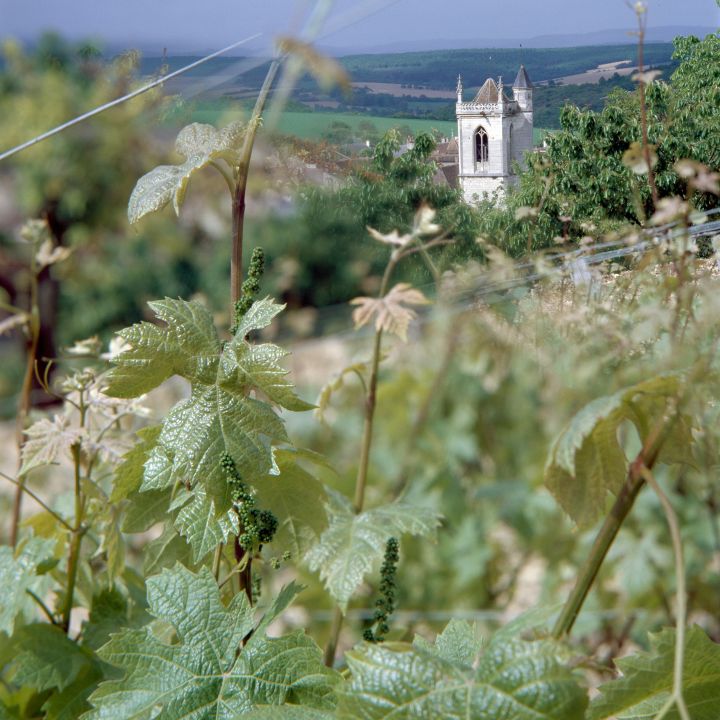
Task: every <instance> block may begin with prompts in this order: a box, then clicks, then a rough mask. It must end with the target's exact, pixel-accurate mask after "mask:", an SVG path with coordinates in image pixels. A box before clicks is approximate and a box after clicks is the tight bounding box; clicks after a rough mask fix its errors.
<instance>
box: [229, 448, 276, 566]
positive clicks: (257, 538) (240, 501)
mask: <svg viewBox="0 0 720 720" xmlns="http://www.w3.org/2000/svg"><path fill="white" fill-rule="evenodd" d="M220 465H221V466H222V469H223V470H224V472H225V477H226V478H227V481H228V486H229V487H230V496H231V497H232V501H233V504H234V505H235V511H236V512H237V514H238V517H239V518H240V525H241V530H242V532H241V533H240V535H239V536H238V543H240V547H242V549H243V550H245V551H246V552H250V551H252V550H253V548H255V547H256V546H257V545H264V544H266V543H269V542H270V541H271V540H272V539H273V537H274V536H275V533H276V532H277V528H278V520H277V518H276V517H275V515H274V514H273V513H272V512H271V511H270V510H259V509H258V508H257V507H256V500H255V496H254V495H253V494H252V493H251V492H250V490H249V489H248V487H247V485H245V483H244V482H243V481H242V478H241V477H240V473H239V472H238V470H237V467H235V461H234V460H233V459H232V457H231V456H230V453H228V452H224V453H223V454H222V457H221V459H220Z"/></svg>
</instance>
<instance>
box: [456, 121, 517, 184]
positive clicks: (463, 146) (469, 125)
mask: <svg viewBox="0 0 720 720" xmlns="http://www.w3.org/2000/svg"><path fill="white" fill-rule="evenodd" d="M481 126H482V127H484V128H485V130H486V132H487V134H488V162H487V163H485V164H484V167H483V174H485V175H504V174H506V172H507V170H506V160H505V157H504V152H503V148H504V143H503V134H504V133H503V118H502V117H501V116H498V115H495V116H492V115H484V114H479V113H478V114H477V115H472V116H467V115H464V116H461V117H459V118H458V153H459V160H460V163H459V164H460V167H459V175H460V177H461V178H462V177H464V176H466V175H475V174H476V173H478V172H479V170H478V167H477V163H476V162H475V133H476V132H477V131H478V128H480V127H481Z"/></svg>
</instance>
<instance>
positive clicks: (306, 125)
mask: <svg viewBox="0 0 720 720" xmlns="http://www.w3.org/2000/svg"><path fill="white" fill-rule="evenodd" d="M237 117H238V113H237V112H235V111H233V110H229V109H224V110H218V109H216V108H203V107H199V108H197V109H196V110H194V111H193V113H192V115H191V118H190V120H188V122H201V123H210V124H211V125H215V126H222V125H223V124H226V123H229V122H231V121H232V120H234V119H235V118H237ZM334 122H344V123H346V124H347V125H349V126H350V127H351V128H352V129H353V130H357V128H358V126H359V125H360V123H362V122H371V123H373V125H375V127H376V128H377V129H378V130H379V131H380V132H381V133H384V132H386V131H387V130H390V129H391V128H399V127H401V126H409V127H411V128H412V130H413V132H415V133H420V132H431V131H432V130H439V131H440V132H442V133H443V134H444V135H445V136H446V137H452V136H453V135H455V134H456V133H457V124H456V123H454V122H451V121H448V120H421V119H413V118H393V117H380V116H377V115H365V114H361V113H357V114H353V113H340V112H337V113H335V112H292V111H291V112H285V113H283V114H282V115H281V116H280V121H279V122H278V124H277V126H276V127H275V128H273V129H274V130H277V131H278V132H280V133H283V134H284V135H295V136H297V137H299V138H303V139H307V140H320V139H321V138H322V137H323V135H324V134H325V132H327V130H328V129H329V127H330V126H331V125H332V123H334ZM545 132H546V131H545V130H542V129H540V128H535V142H539V141H540V140H541V139H542V136H543V135H544V134H545Z"/></svg>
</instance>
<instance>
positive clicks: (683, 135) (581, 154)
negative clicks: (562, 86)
mask: <svg viewBox="0 0 720 720" xmlns="http://www.w3.org/2000/svg"><path fill="white" fill-rule="evenodd" d="M674 58H675V59H676V60H679V61H680V65H679V67H678V69H677V70H676V71H675V72H674V73H673V75H672V76H671V78H670V81H669V82H667V83H665V82H662V81H657V80H650V79H649V78H647V80H649V82H648V84H647V88H646V102H647V117H648V139H649V142H650V143H651V145H652V151H653V154H654V155H655V156H656V157H657V163H656V165H655V167H654V176H655V182H656V185H657V190H658V194H659V197H661V198H662V197H670V196H673V195H681V194H683V193H684V191H685V183H684V181H683V179H682V178H681V177H680V176H679V174H678V172H677V170H676V168H675V164H676V163H677V162H678V161H679V160H683V159H690V160H694V161H696V162H700V163H703V164H704V165H707V166H708V167H709V168H711V169H713V170H716V169H718V167H720V137H718V133H717V131H716V128H717V127H718V124H719V123H720V36H718V34H712V35H708V36H707V37H706V38H705V39H704V40H699V39H698V38H694V37H687V38H677V39H676V41H675V55H674ZM560 124H561V129H560V131H559V132H557V133H553V134H552V135H550V136H548V142H547V149H546V152H545V153H543V154H534V155H530V156H529V157H528V170H527V172H525V173H523V174H522V176H521V181H520V187H519V189H518V191H517V192H516V193H514V194H513V195H511V196H510V198H509V199H508V202H507V205H506V206H505V207H504V208H502V209H498V208H495V209H493V208H492V207H485V208H484V209H485V212H483V213H481V215H482V216H483V218H484V219H483V231H484V232H485V233H486V234H488V235H490V236H492V237H494V238H496V239H501V240H503V241H504V243H505V244H506V245H507V246H508V248H509V249H511V250H513V251H515V252H519V251H521V250H522V249H524V248H525V247H526V243H527V237H528V234H527V228H526V226H525V224H524V223H525V222H526V220H525V219H524V217H519V218H516V217H515V216H516V212H517V210H518V209H519V208H521V207H531V208H536V209H537V212H536V221H535V227H534V243H535V246H536V247H537V246H547V245H549V244H551V243H552V240H553V238H554V237H556V236H562V235H564V234H567V235H568V236H569V237H570V238H580V237H582V236H584V235H586V234H587V228H588V224H592V225H594V226H596V227H597V228H598V229H599V230H600V231H608V230H612V229H614V228H615V227H617V226H619V225H623V224H627V223H642V222H644V220H645V219H646V218H647V217H649V216H650V215H651V214H652V212H653V202H652V194H651V191H650V187H649V185H648V182H647V181H646V176H644V175H642V174H641V175H637V174H635V173H634V172H633V170H632V169H631V167H629V166H628V156H626V153H628V151H630V152H631V154H632V150H631V149H632V148H633V147H634V144H637V143H639V142H640V140H641V120H640V104H639V98H638V93H637V91H633V92H628V91H624V90H619V89H618V90H615V91H614V92H613V93H611V95H610V97H609V99H608V102H607V104H606V106H605V108H604V109H603V110H602V111H600V112H594V111H592V110H581V109H579V108H577V107H575V106H572V105H566V106H565V107H564V108H563V110H562V112H561V115H560ZM635 147H637V145H635ZM695 202H696V205H697V206H698V207H699V208H701V209H704V210H707V209H710V208H713V207H716V206H717V204H718V200H717V198H716V197H714V196H713V195H711V194H709V193H702V194H700V195H698V196H697V197H696V198H695ZM520 215H521V216H522V215H523V214H522V213H520Z"/></svg>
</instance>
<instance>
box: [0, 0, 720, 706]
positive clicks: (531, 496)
mask: <svg viewBox="0 0 720 720" xmlns="http://www.w3.org/2000/svg"><path fill="white" fill-rule="evenodd" d="M637 12H638V15H639V29H640V49H641V51H642V32H643V30H644V25H643V22H644V20H643V11H642V10H641V9H638V10H637ZM53 52H54V53H55V55H53V56H52V57H54V58H55V59H56V60H57V58H58V57H60V54H59V50H58V49H57V48H55V49H54V50H53ZM86 55H87V53H85V55H82V54H80V55H79V57H80V59H79V60H78V59H77V58H76V59H72V54H68V55H66V56H63V57H65V60H64V61H63V62H65V63H66V64H65V65H64V66H61V65H60V64H58V62H54V63H49V64H46V65H43V64H42V63H43V60H42V54H41V53H38V55H37V57H32V56H30V55H28V54H24V53H23V51H21V50H20V49H19V48H18V47H15V46H8V48H6V66H5V68H4V69H3V70H2V72H1V73H0V111H7V112H0V118H2V119H0V141H2V143H3V146H5V145H7V146H8V147H12V146H14V145H20V143H21V142H22V141H23V140H24V139H26V138H27V136H28V131H29V132H30V133H31V134H32V133H33V132H35V130H36V129H37V128H39V127H40V126H42V127H46V126H47V124H48V122H50V123H52V122H55V121H56V120H57V121H58V123H59V122H60V120H61V119H62V118H63V117H65V115H64V113H65V111H66V110H67V109H69V108H71V107H73V106H74V104H75V103H77V102H79V101H80V100H81V99H82V100H85V99H87V98H88V97H91V98H92V99H93V102H94V103H95V104H97V105H100V104H101V103H103V102H107V101H109V99H110V98H112V97H115V96H117V95H118V94H119V92H130V91H132V89H133V88H134V87H135V85H133V83H134V82H136V80H135V76H134V74H133V73H135V70H136V67H137V58H134V57H130V56H126V57H122V58H120V59H119V60H118V61H116V62H115V63H114V64H113V65H111V66H108V67H105V66H102V65H101V64H100V63H99V61H98V60H97V59H95V58H93V57H89V58H88V57H86ZM675 60H676V62H677V69H676V71H675V73H674V74H673V76H672V78H671V79H669V80H668V81H667V82H666V81H660V80H658V79H657V77H656V76H655V75H654V74H653V73H651V72H643V68H642V56H641V62H640V73H639V75H638V76H636V77H635V78H634V82H635V83H636V88H635V89H634V90H632V91H622V92H621V93H620V94H617V95H615V96H614V99H611V100H609V101H608V104H607V106H606V108H605V109H604V110H602V111H600V112H597V113H596V112H592V111H580V110H577V109H573V108H571V107H568V108H566V110H565V111H563V117H562V128H561V130H559V131H558V133H557V134H555V135H553V136H552V137H551V138H550V139H549V140H548V145H547V148H546V149H545V151H544V152H543V153H536V154H535V155H534V156H533V157H532V158H530V159H529V161H528V168H527V171H526V173H525V174H524V175H523V177H522V179H521V182H520V185H519V187H518V188H517V190H516V191H515V192H514V193H512V194H511V195H510V196H509V197H508V198H507V199H506V200H505V199H502V198H487V197H486V198H485V199H483V200H482V201H481V202H480V203H479V205H478V206H477V207H470V206H468V205H466V204H465V203H464V202H463V200H462V198H461V195H460V193H459V192H458V191H457V190H456V189H454V188H450V187H438V186H437V184H434V181H433V177H434V176H435V174H436V171H437V167H436V165H435V163H434V161H433V159H432V157H433V156H432V153H433V152H434V150H435V140H434V139H433V137H432V136H431V135H429V134H427V133H424V132H422V131H421V129H418V130H417V134H416V137H415V142H414V144H413V146H412V147H411V148H410V149H409V150H408V151H407V152H405V153H401V152H400V138H399V133H398V132H397V130H395V129H393V128H389V129H388V131H387V132H385V133H384V135H383V137H382V138H381V139H380V140H379V141H378V142H377V143H376V145H375V146H374V148H373V149H372V152H369V153H367V155H366V156H365V157H364V158H363V159H361V160H356V161H355V164H353V165H352V166H351V167H350V168H349V169H348V170H346V171H345V172H346V174H345V175H340V171H339V170H338V168H337V163H336V158H335V155H334V154H333V152H331V151H328V149H327V147H326V146H324V145H322V144H318V145H315V144H312V143H311V141H308V140H306V139H297V138H296V139H294V140H288V138H287V132H286V127H289V125H288V126H286V127H282V130H283V134H281V135H278V136H273V134H272V132H271V129H272V122H273V117H274V113H280V112H281V111H282V108H281V103H282V102H283V101H284V100H287V99H288V98H287V97H285V98H284V99H283V97H282V95H283V88H288V87H290V85H289V83H291V81H293V79H294V78H297V76H298V74H299V73H300V69H301V68H302V72H308V73H310V74H311V75H312V76H313V77H315V78H316V79H317V81H318V82H319V83H325V84H326V85H328V86H333V85H334V86H339V87H343V86H345V85H347V84H348V83H349V78H348V77H347V76H346V74H345V72H344V70H343V69H342V68H341V67H340V66H339V65H338V64H337V63H335V62H334V61H332V60H330V59H328V58H326V57H324V56H322V55H320V54H318V53H317V51H316V50H315V49H314V48H313V47H312V45H310V44H308V43H305V42H301V41H299V40H295V39H292V40H291V39H285V40H283V41H282V42H281V43H280V46H279V50H278V55H277V58H276V59H275V60H274V61H273V62H272V63H271V64H270V65H269V67H268V68H266V71H267V74H266V76H265V80H264V83H263V85H262V88H261V89H260V91H259V93H258V96H257V98H256V102H255V105H254V109H253V110H252V112H251V113H249V114H248V115H247V116H246V117H244V118H243V119H242V120H237V119H235V120H232V121H230V122H228V123H226V124H218V125H215V124H210V123H205V122H202V123H201V122H192V123H190V124H189V125H186V126H185V127H183V128H180V129H179V130H178V132H177V135H176V138H175V141H174V150H175V152H174V154H173V153H172V152H171V140H170V138H169V137H168V135H169V133H168V128H169V124H168V121H167V118H168V117H169V116H172V113H173V112H174V110H175V109H176V107H174V102H175V101H174V100H173V99H172V98H168V97H167V96H165V95H163V94H162V91H161V90H157V89H152V90H150V91H149V92H147V93H145V94H143V95H142V96H141V97H139V98H136V99H134V100H132V101H130V102H128V103H124V104H121V105H119V106H118V107H116V108H113V109H112V110H109V111H108V112H107V113H105V114H104V115H103V116H102V118H100V117H98V118H94V119H93V120H92V121H89V122H88V124H85V125H80V126H79V127H77V128H73V129H71V130H68V131H67V132H63V133H60V134H58V135H57V136H56V137H51V138H49V139H47V140H45V141H44V143H38V144H37V145H36V146H35V147H30V148H29V149H27V150H25V149H23V150H22V152H18V153H17V154H16V155H13V156H12V158H11V161H10V162H8V163H7V164H6V165H5V168H3V167H2V166H0V171H2V172H0V185H1V186H2V187H4V188H6V189H7V197H8V198H11V202H8V203H7V205H8V207H4V206H3V205H0V263H2V265H1V266H0V280H2V283H0V336H1V337H0V340H2V341H3V342H2V344H0V357H1V358H2V365H3V368H2V371H1V372H0V388H2V389H3V390H4V391H7V392H5V393H4V394H6V395H7V399H6V401H4V402H3V404H2V405H0V410H1V411H2V412H3V413H4V414H5V415H7V418H6V419H5V421H4V422H3V424H2V432H0V442H2V446H3V453H2V458H1V459H0V488H1V489H0V521H1V529H0V539H1V540H2V542H3V544H2V545H0V587H2V594H1V595H0V681H1V682H0V720H21V719H26V720H27V719H35V718H43V719H46V720H73V719H78V718H82V720H150V719H151V718H153V719H156V720H191V719H192V720H210V719H211V718H212V719H214V720H219V719H221V718H222V719H223V720H236V719H237V720H239V719H240V718H243V719H244V718H247V719H248V720H261V719H267V720H270V719H272V720H283V719H287V720H333V719H347V720H351V719H356V718H357V719H363V720H381V719H383V718H388V720H389V719H391V718H392V720H404V719H407V720H411V719H427V720H430V719H434V718H449V719H457V720H460V718H466V719H470V718H472V719H473V720H612V719H618V720H644V719H649V718H654V719H655V720H663V719H665V720H671V719H672V720H678V719H679V720H717V719H718V717H720V710H718V708H720V485H719V484H718V478H717V472H718V466H719V465H720V431H718V427H720V425H719V424H718V420H719V419H720V418H719V417H718V416H719V412H720V410H719V408H720V404H719V399H720V365H719V357H720V355H719V353H718V350H719V346H720V324H718V317H720V270H719V268H720V259H718V255H717V252H718V251H720V248H719V247H718V241H719V238H720V222H719V220H720V217H719V216H718V212H720V185H719V183H720V175H719V172H718V171H719V170H720V145H719V144H718V143H719V142H720V140H719V139H718V135H717V131H716V130H717V127H718V125H717V122H718V117H720V89H719V88H720V82H717V80H718V79H720V78H718V73H720V70H719V69H718V68H720V62H718V60H720V36H718V35H717V34H715V35H709V36H708V37H707V38H705V39H704V40H700V39H697V38H680V39H678V41H677V42H676V55H675ZM288 92H290V91H289V90H288ZM38 97H42V98H45V99H46V100H48V101H49V100H51V99H55V100H56V101H57V106H55V105H53V104H52V103H51V102H48V104H47V107H48V111H47V114H46V116H45V117H40V118H38V117H37V107H35V106H34V105H33V103H31V102H30V99H31V98H35V99H37V98H38ZM689 97H692V98H693V100H694V102H693V103H689V102H688V98H689ZM66 103H67V105H66ZM10 110H12V112H10ZM290 115H291V116H292V117H291V118H290V120H292V119H293V117H294V116H295V115H304V116H305V115H306V116H307V118H308V122H309V121H311V120H312V118H313V117H314V116H313V115H312V114H311V113H290ZM290 120H287V119H286V122H290ZM148 123H154V127H155V129H156V130H157V132H154V133H150V132H149V131H148V128H147V125H148ZM291 124H292V123H291ZM158 128H159V130H158ZM384 129H385V128H383V130H384ZM39 132H40V131H39V130H38V132H37V134H39ZM129 150H130V152H129ZM301 161H302V162H303V163H306V164H312V165H313V167H315V166H319V167H321V168H325V169H326V171H327V172H332V173H337V174H338V176H339V177H341V178H342V180H341V182H339V183H338V187H332V188H325V187H322V188H319V187H310V186H308V185H305V184H303V181H302V180H299V179H297V178H295V176H294V175H293V173H295V172H296V171H297V169H298V168H299V167H301V165H300V163H301ZM283 194H286V195H291V196H292V198H293V203H296V204H294V205H292V211H291V212H290V211H288V212H287V213H286V216H284V217H280V214H279V211H277V209H276V208H277V207H280V205H278V200H277V197H278V196H279V195H283ZM273 203H275V204H273Z"/></svg>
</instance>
